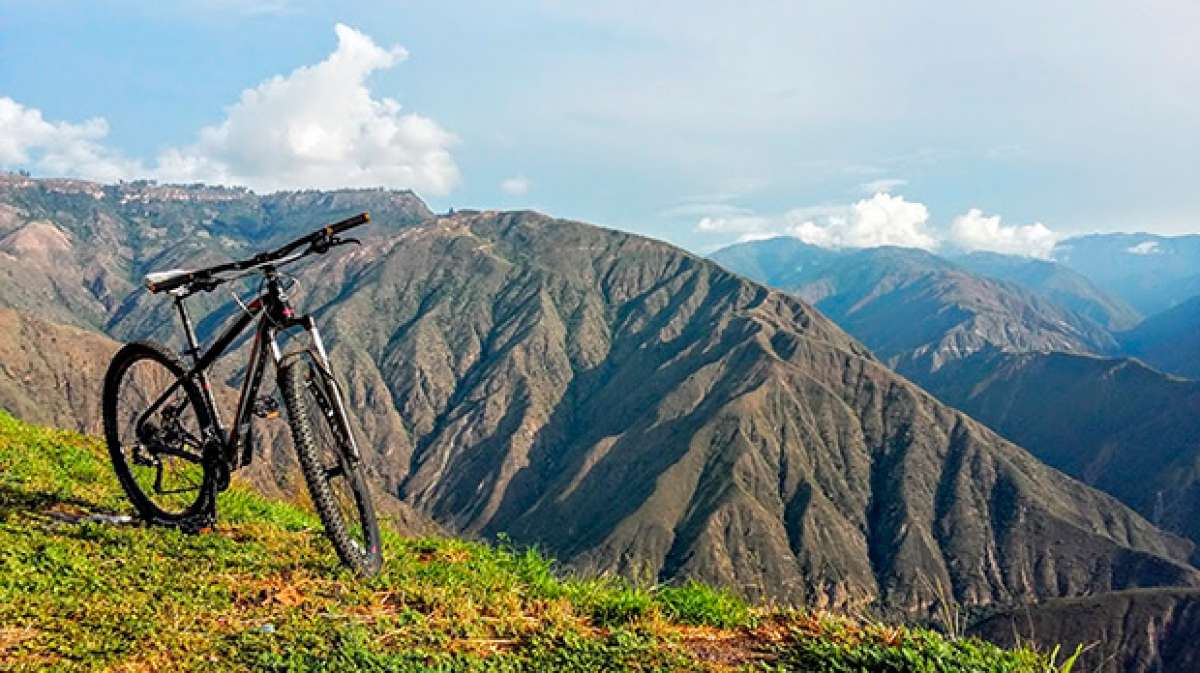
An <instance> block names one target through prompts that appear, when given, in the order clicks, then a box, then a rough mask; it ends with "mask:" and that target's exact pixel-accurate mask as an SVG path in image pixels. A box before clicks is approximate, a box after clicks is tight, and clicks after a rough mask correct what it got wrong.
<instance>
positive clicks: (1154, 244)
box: [1125, 241, 1162, 255]
mask: <svg viewBox="0 0 1200 673" xmlns="http://www.w3.org/2000/svg"><path fill="white" fill-rule="evenodd" d="M1125 252H1128V253H1130V254H1134V255H1158V254H1161V253H1162V248H1159V247H1158V241H1142V242H1141V243H1138V244H1137V245H1133V246H1130V247H1128V248H1126V249H1125Z"/></svg>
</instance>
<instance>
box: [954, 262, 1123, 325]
mask: <svg viewBox="0 0 1200 673" xmlns="http://www.w3.org/2000/svg"><path fill="white" fill-rule="evenodd" d="M951 261H953V262H955V263H957V264H958V265H960V266H962V267H963V268H965V269H967V270H969V271H973V272H974V273H977V274H979V275H981V276H987V277H989V278H998V279H1000V280H1006V281H1010V282H1013V283H1016V284H1017V285H1020V286H1021V287H1024V288H1025V289H1027V290H1032V291H1034V292H1036V293H1038V294H1039V295H1041V296H1043V297H1045V298H1046V299H1049V300H1050V301H1052V302H1054V303H1056V304H1058V305H1060V306H1063V307H1066V308H1069V309H1071V310H1072V311H1075V312H1076V313H1078V314H1080V315H1083V316H1087V317H1088V318H1091V319H1092V320H1094V321H1096V322H1097V323H1099V324H1100V325H1101V326H1103V327H1104V328H1106V329H1108V330H1111V331H1121V330H1127V329H1130V328H1131V327H1133V326H1134V325H1136V324H1138V323H1139V322H1141V320H1142V316H1141V314H1140V313H1138V311H1137V309H1135V308H1134V307H1133V306H1131V305H1129V304H1128V303H1127V302H1126V301H1125V300H1123V299H1120V298H1118V297H1117V296H1114V295H1112V294H1109V293H1107V292H1105V291H1104V290H1101V289H1100V288H1099V287H1097V286H1096V285H1095V284H1094V283H1092V281H1090V280H1088V279H1087V278H1086V277H1084V276H1083V275H1082V274H1080V273H1077V272H1075V271H1073V270H1071V269H1070V268H1068V267H1066V266H1065V265H1063V264H1059V263H1057V262H1051V261H1047V260H1043V259H1033V258H1032V257H1021V256H1018V255H1001V254H997V253H994V252H972V253H969V254H966V255H959V256H955V257H951Z"/></svg>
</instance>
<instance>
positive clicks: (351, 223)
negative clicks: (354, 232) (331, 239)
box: [323, 213, 371, 236]
mask: <svg viewBox="0 0 1200 673" xmlns="http://www.w3.org/2000/svg"><path fill="white" fill-rule="evenodd" d="M370 221H371V214H370V213H359V214H357V215H355V216H354V217H347V218H346V219H344V220H342V221H341V222H334V223H333V224H330V225H328V226H326V227H325V229H323V231H324V232H325V235H326V236H334V235H336V234H340V233H342V232H343V231H346V230H347V229H353V228H354V227H357V226H359V225H360V224H366V223H367V222H370Z"/></svg>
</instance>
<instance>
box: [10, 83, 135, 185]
mask: <svg viewBox="0 0 1200 673" xmlns="http://www.w3.org/2000/svg"><path fill="white" fill-rule="evenodd" d="M107 135H108V122H106V121H105V120H104V119H103V118H100V117H94V118H92V119H88V120H86V121H84V122H82V123H79V124H71V123H69V122H48V121H46V120H45V119H44V118H43V117H42V112H41V110H38V109H36V108H31V107H26V106H24V105H21V104H20V103H18V102H16V101H15V100H13V99H11V98H7V97H0V166H29V167H31V168H35V169H36V170H37V171H38V172H39V173H44V174H48V175H55V176H69V177H88V178H95V179H98V180H109V181H111V180H116V179H119V178H122V177H126V176H127V175H129V174H130V172H132V171H137V170H139V169H140V167H139V166H138V165H137V164H136V162H131V161H128V160H126V159H122V158H121V157H120V156H119V155H117V154H116V153H114V152H111V151H110V150H108V149H107V148H105V146H104V145H103V144H101V141H102V140H104V137H105V136H107Z"/></svg>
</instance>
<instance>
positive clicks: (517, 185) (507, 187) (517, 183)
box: [500, 175, 531, 196]
mask: <svg viewBox="0 0 1200 673" xmlns="http://www.w3.org/2000/svg"><path fill="white" fill-rule="evenodd" d="M530 184H531V183H530V182H529V178H527V177H525V176H524V175H515V176H513V177H511V178H505V179H503V180H501V181H500V191H502V192H504V193H505V194H509V195H511V196H524V195H525V194H528V193H529V187H530Z"/></svg>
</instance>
